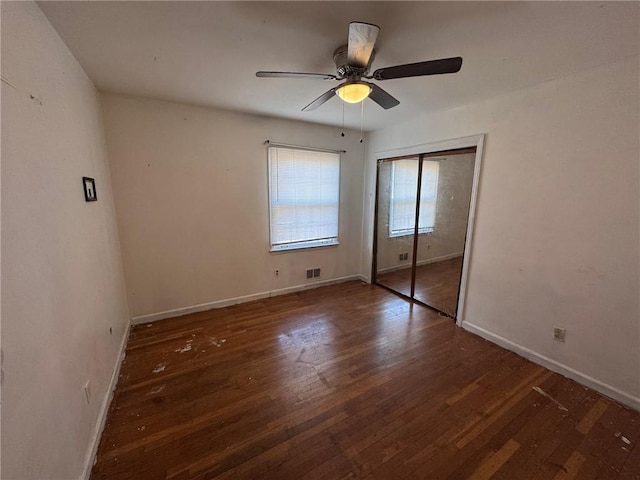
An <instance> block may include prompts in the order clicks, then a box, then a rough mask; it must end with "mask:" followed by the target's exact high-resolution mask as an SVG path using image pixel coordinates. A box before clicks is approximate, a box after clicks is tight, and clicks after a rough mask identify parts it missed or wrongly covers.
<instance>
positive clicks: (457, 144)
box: [371, 134, 485, 326]
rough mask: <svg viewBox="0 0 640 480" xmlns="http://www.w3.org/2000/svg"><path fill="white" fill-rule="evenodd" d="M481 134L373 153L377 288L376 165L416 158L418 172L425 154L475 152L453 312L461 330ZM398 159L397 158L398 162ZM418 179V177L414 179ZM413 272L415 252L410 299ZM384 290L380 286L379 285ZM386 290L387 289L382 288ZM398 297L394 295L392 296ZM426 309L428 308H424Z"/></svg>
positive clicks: (416, 227) (477, 179) (470, 250)
mask: <svg viewBox="0 0 640 480" xmlns="http://www.w3.org/2000/svg"><path fill="white" fill-rule="evenodd" d="M484 137H485V135H484V134H479V135H473V136H470V137H461V138H455V139H451V140H443V141H439V142H432V143H425V144H421V145H413V146H410V147H404V148H398V149H392V150H381V151H377V152H375V153H374V155H375V159H376V188H375V205H374V214H373V251H372V253H373V258H372V262H371V263H372V270H371V278H372V279H373V283H375V284H376V285H380V284H378V283H377V279H376V273H377V256H378V252H377V250H378V195H379V187H380V185H379V170H378V166H379V165H380V162H382V161H385V159H390V158H394V159H400V158H401V157H411V158H416V157H419V159H420V161H419V165H420V169H421V168H422V162H423V159H424V158H425V157H427V156H429V154H432V153H433V154H435V153H439V154H441V153H443V152H446V151H448V150H460V149H464V148H475V149H476V152H475V164H474V169H473V185H472V187H471V203H470V206H469V217H468V220H467V232H466V238H465V243H464V252H465V253H464V257H463V262H462V273H461V278H460V289H459V292H458V306H457V310H456V318H455V321H456V324H457V325H458V326H461V325H462V323H463V321H464V314H465V309H464V306H465V300H466V294H467V281H468V274H469V264H470V261H471V257H472V255H473V248H472V247H473V232H474V226H475V217H476V204H477V198H478V188H479V182H480V170H481V166H482V152H483V147H484ZM399 157H400V158H399ZM418 179H420V176H419V177H418ZM419 193H420V185H418V193H417V194H418V195H419ZM419 208H420V207H419V203H418V206H417V208H416V226H415V229H416V231H415V232H414V248H415V247H416V246H417V238H416V237H417V229H418V223H417V222H418V220H417V219H418V215H419ZM415 268H416V258H415V252H414V257H413V261H412V264H411V271H412V273H411V293H412V297H413V293H414V289H415ZM381 286H382V287H384V285H381ZM384 288H388V287H384ZM396 293H398V292H396ZM398 294H399V295H400V296H402V297H404V298H406V299H407V300H410V301H411V302H416V303H419V304H421V305H425V304H424V303H423V302H420V301H419V300H416V299H415V298H412V297H408V296H406V295H404V294H401V293H398ZM425 306H428V305H425Z"/></svg>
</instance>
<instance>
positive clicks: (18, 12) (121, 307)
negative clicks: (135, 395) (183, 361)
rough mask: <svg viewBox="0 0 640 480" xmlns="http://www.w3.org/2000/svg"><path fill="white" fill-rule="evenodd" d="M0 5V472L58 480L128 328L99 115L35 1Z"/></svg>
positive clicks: (70, 470)
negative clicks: (89, 185)
mask: <svg viewBox="0 0 640 480" xmlns="http://www.w3.org/2000/svg"><path fill="white" fill-rule="evenodd" d="M1 8H2V77H3V79H6V80H7V81H8V82H9V83H11V85H12V86H13V87H11V86H8V85H6V84H5V83H4V82H3V84H2V351H3V354H4V365H3V370H4V381H3V388H2V394H3V398H2V472H1V476H2V478H3V479H6V480H9V479H19V480H25V479H65V480H68V479H74V478H79V477H80V476H81V474H82V471H83V466H84V462H85V456H86V455H87V454H88V453H89V450H90V448H91V444H92V439H93V436H94V435H95V433H96V432H95V429H96V422H97V421H98V419H99V415H100V409H101V406H102V404H103V401H104V400H105V399H106V397H107V395H108V391H107V388H108V384H109V382H110V379H111V376H112V373H113V371H114V367H115V365H116V363H117V361H118V353H119V349H120V345H121V341H122V339H123V336H124V335H125V334H126V332H125V329H126V326H127V323H128V311H127V305H126V296H125V292H124V281H123V274H122V268H121V259H120V250H119V241H118V234H117V229H116V221H115V213H114V205H113V199H112V194H111V186H110V178H109V169H108V165H107V155H106V149H105V140H104V133H103V126H102V116H101V109H100V103H99V97H98V94H97V92H96V89H95V88H94V86H93V84H92V83H91V81H90V80H89V79H88V78H87V76H86V75H85V73H84V71H83V70H82V69H81V68H80V66H79V65H78V64H77V63H76V61H75V60H74V58H73V57H72V55H71V54H70V53H69V51H68V50H67V48H66V47H65V45H64V44H63V43H62V41H61V40H60V38H59V37H58V35H57V34H56V33H55V31H54V30H53V28H52V27H51V26H50V24H49V23H48V21H47V20H46V19H45V17H44V16H43V15H42V13H41V12H40V10H39V9H38V7H37V6H36V4H35V3H31V2H29V3H26V2H2V6H1ZM32 97H33V98H32ZM83 176H89V177H94V178H95V180H96V186H97V194H98V201H97V202H94V203H87V202H85V200H84V195H83V190H82V183H81V179H82V177H83ZM110 328H111V329H112V332H113V333H112V334H110V333H109V329H110ZM87 380H91V389H92V401H91V404H89V405H87V403H86V401H85V396H84V391H83V387H84V384H85V382H86V381H87Z"/></svg>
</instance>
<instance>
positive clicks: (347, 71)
mask: <svg viewBox="0 0 640 480" xmlns="http://www.w3.org/2000/svg"><path fill="white" fill-rule="evenodd" d="M347 51H348V45H342V46H341V47H338V48H336V50H335V52H333V61H334V62H335V64H336V70H337V71H338V77H340V78H349V79H354V80H359V79H360V77H364V76H365V75H367V74H368V73H369V68H370V67H371V63H372V62H373V59H374V58H375V56H376V51H375V49H374V50H373V51H372V52H371V57H370V58H369V63H368V64H367V66H366V67H364V68H361V67H356V66H353V65H349V61H348V60H347Z"/></svg>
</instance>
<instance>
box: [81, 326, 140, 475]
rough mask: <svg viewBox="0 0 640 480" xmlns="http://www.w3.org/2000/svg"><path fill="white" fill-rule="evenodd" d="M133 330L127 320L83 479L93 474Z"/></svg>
mask: <svg viewBox="0 0 640 480" xmlns="http://www.w3.org/2000/svg"><path fill="white" fill-rule="evenodd" d="M130 330H131V322H130V321H129V322H127V326H126V328H125V330H124V334H123V335H122V340H121V341H120V350H119V354H118V358H117V361H116V364H115V365H114V367H113V374H112V375H111V380H110V381H109V387H108V388H107V393H106V395H105V396H104V399H103V400H102V405H100V411H99V412H98V419H97V420H96V424H95V427H94V429H93V434H92V435H91V440H90V442H91V443H90V448H89V450H88V451H87V454H86V456H85V460H84V470H83V472H82V475H81V476H80V479H81V480H89V477H90V476H91V469H92V468H93V464H94V463H95V460H96V454H97V453H98V446H99V445H100V438H101V437H102V431H103V430H104V426H105V424H106V423H107V412H108V411H109V405H110V404H111V400H112V399H113V392H114V391H115V389H116V384H117V383H118V376H119V375H120V367H121V366H122V361H123V360H124V356H125V350H126V348H127V340H129V331H130Z"/></svg>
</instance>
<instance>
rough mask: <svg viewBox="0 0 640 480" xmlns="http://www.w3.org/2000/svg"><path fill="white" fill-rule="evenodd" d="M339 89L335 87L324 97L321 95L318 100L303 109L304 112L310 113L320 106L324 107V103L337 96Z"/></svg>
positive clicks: (324, 94)
mask: <svg viewBox="0 0 640 480" xmlns="http://www.w3.org/2000/svg"><path fill="white" fill-rule="evenodd" d="M337 89H338V87H334V88H332V89H330V90H327V91H326V92H324V93H323V94H322V95H320V96H319V97H318V98H316V99H315V100H314V101H313V102H311V103H310V104H309V105H307V106H306V107H304V108H303V109H302V111H303V112H310V111H311V110H315V109H316V108H318V107H319V106H320V105H322V104H323V103H325V102H327V101H328V100H331V98H332V97H335V96H336V90H337Z"/></svg>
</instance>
